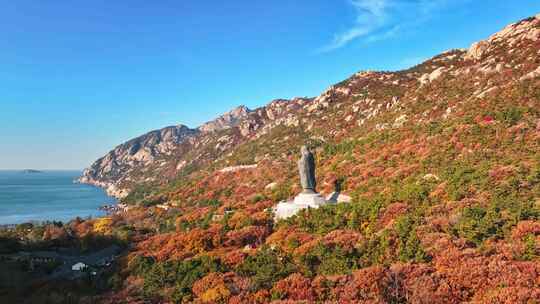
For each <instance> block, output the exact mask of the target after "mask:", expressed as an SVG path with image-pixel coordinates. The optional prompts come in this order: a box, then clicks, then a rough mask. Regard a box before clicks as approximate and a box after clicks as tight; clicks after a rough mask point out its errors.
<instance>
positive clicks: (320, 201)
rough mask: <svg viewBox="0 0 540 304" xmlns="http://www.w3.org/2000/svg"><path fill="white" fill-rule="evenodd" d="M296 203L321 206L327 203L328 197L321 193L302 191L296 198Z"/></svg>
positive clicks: (313, 206)
mask: <svg viewBox="0 0 540 304" xmlns="http://www.w3.org/2000/svg"><path fill="white" fill-rule="evenodd" d="M294 203H295V204H296V205H306V206H307V207H311V208H319V207H320V206H322V205H324V204H326V199H324V197H323V196H322V195H320V194H319V193H300V194H298V195H297V196H296V197H295V198H294Z"/></svg>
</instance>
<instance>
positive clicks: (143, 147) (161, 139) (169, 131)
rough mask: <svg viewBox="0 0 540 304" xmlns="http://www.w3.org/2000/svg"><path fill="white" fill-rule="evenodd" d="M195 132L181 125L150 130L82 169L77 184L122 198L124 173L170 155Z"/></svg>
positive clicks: (125, 193) (123, 193)
mask: <svg viewBox="0 0 540 304" xmlns="http://www.w3.org/2000/svg"><path fill="white" fill-rule="evenodd" d="M198 133H199V131H197V130H192V129H190V128H188V127H186V126H184V125H178V126H172V127H166V128H163V129H161V130H155V131H151V132H149V133H146V134H144V135H142V136H139V137H137V138H134V139H132V140H129V141H127V142H126V143H123V144H121V145H119V146H117V147H116V148H114V149H113V150H112V151H110V152H109V153H107V155H105V156H104V157H102V158H100V159H98V160H97V161H96V162H94V163H93V164H92V165H91V166H90V167H89V168H87V169H86V170H84V172H83V175H82V176H81V177H80V178H79V182H81V183H85V184H92V185H95V186H98V187H102V188H104V189H105V190H106V191H107V193H108V194H109V195H112V196H115V197H119V198H121V197H124V196H126V195H127V193H128V191H127V190H126V189H124V188H122V187H121V186H120V183H121V182H122V181H123V180H124V179H125V178H126V173H127V172H131V171H133V170H137V169H139V168H142V167H146V166H149V165H151V164H152V163H153V162H154V161H155V160H156V159H157V158H160V157H164V156H167V155H170V154H172V153H173V151H174V150H175V149H176V148H177V147H178V145H179V144H181V143H183V142H184V141H185V140H186V139H188V138H190V137H193V136H195V135H196V134H198Z"/></svg>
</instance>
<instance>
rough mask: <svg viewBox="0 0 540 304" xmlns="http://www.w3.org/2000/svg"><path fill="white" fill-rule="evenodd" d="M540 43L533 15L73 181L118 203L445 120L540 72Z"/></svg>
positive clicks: (157, 140)
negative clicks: (136, 194)
mask: <svg viewBox="0 0 540 304" xmlns="http://www.w3.org/2000/svg"><path fill="white" fill-rule="evenodd" d="M539 37H540V19H538V17H532V18H529V19H526V20H522V21H520V22H517V23H515V24H511V25H509V26H507V27H506V28H505V29H503V30H502V31H500V32H498V33H496V34H494V35H492V36H491V37H489V38H488V39H486V40H484V41H480V42H478V43H475V44H473V45H472V46H471V47H470V48H469V49H467V50H451V51H448V52H445V53H443V54H440V55H438V56H435V57H433V58H432V59H430V60H428V61H426V62H424V63H422V64H420V65H418V66H415V67H413V68H411V69H408V70H404V71H399V72H360V73H357V74H355V75H353V76H351V77H350V78H349V79H346V80H345V81H343V82H341V83H338V84H336V85H334V86H331V87H330V88H328V89H327V90H326V91H325V92H323V93H322V94H321V95H320V96H317V97H315V98H295V99H292V100H274V101H272V102H270V103H269V104H268V105H266V106H264V107H261V108H258V109H254V110H250V109H248V108H247V107H245V106H240V107H238V108H236V109H234V110H232V111H230V112H227V113H225V114H223V115H222V116H220V117H218V118H216V119H215V120H213V121H210V122H208V123H205V124H203V125H202V126H200V127H198V128H196V129H189V128H187V127H185V126H177V127H168V128H164V129H162V130H158V131H153V132H150V133H148V134H145V135H143V136H141V137H138V138H136V139H133V140H130V141H128V142H126V143H124V144H122V145H120V146H118V147H117V148H115V149H114V150H113V151H111V152H109V153H108V154H107V155H106V156H104V157H103V158H101V159H99V160H97V161H96V162H95V163H94V164H93V165H92V166H91V167H90V168H88V169H87V170H85V172H84V174H83V176H82V177H81V178H80V181H81V182H84V183H91V184H95V185H98V186H101V187H104V188H106V189H107V190H108V192H109V193H110V194H112V195H115V196H117V197H123V196H125V195H126V194H127V193H128V192H129V191H130V190H132V189H133V188H134V187H135V186H136V185H139V184H144V183H150V184H164V183H166V182H167V181H169V180H171V179H173V178H175V177H176V176H178V174H180V173H189V172H191V171H193V169H202V168H203V169H205V170H215V169H219V168H216V167H220V166H221V167H225V166H231V165H232V166H234V165H248V164H253V163H256V162H259V161H262V160H264V159H272V158H276V157H281V156H284V155H287V153H290V152H291V150H292V149H296V147H295V146H294V145H296V144H298V143H301V142H302V141H303V142H305V141H311V142H339V141H340V140H343V139H345V138H347V137H349V136H351V134H352V133H354V132H355V131H356V130H357V129H362V130H363V131H365V132H371V131H384V130H392V129H395V128H399V127H402V126H404V125H410V124H415V125H422V124H424V123H426V122H427V121H430V120H433V118H432V117H434V116H437V117H439V119H448V118H449V117H451V116H452V115H454V114H455V113H456V112H459V110H460V109H461V108H463V107H464V106H465V105H467V104H468V103H475V102H480V101H482V100H483V99H486V98H493V96H496V95H497V94H500V93H501V92H504V91H508V90H510V89H515V87H516V86H520V85H521V84H522V83H523V82H527V81H534V80H535V79H536V78H537V77H538V76H539V75H540V62H539V61H538V58H540V56H539V53H538V52H539V51H538V50H539V44H540V40H539V39H540V38H539ZM428 101H429V103H428ZM420 110H421V111H420Z"/></svg>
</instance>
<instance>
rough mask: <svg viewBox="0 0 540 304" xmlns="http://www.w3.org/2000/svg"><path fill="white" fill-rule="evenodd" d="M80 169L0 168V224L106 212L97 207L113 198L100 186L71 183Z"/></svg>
mask: <svg viewBox="0 0 540 304" xmlns="http://www.w3.org/2000/svg"><path fill="white" fill-rule="evenodd" d="M81 173H82V172H81V171H40V172H39V173H29V172H26V171H2V170H0V225H7V224H20V223H26V222H44V221H62V222H68V221H69V220H71V219H74V218H76V217H81V218H88V217H99V216H103V215H105V212H103V211H101V210H99V209H98V208H99V207H100V206H103V205H110V204H114V203H116V200H115V199H114V198H112V197H110V196H107V194H106V193H105V191H104V190H102V189H100V188H97V187H94V186H91V185H83V184H77V183H74V180H75V179H77V178H78V177H79V176H80V175H81Z"/></svg>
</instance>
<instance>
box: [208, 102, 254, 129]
mask: <svg viewBox="0 0 540 304" xmlns="http://www.w3.org/2000/svg"><path fill="white" fill-rule="evenodd" d="M249 113H251V110H250V109H248V108H247V107H246V106H239V107H237V108H235V109H233V110H231V111H229V112H227V113H225V114H223V115H221V116H220V117H218V118H216V119H214V120H212V121H209V122H207V123H205V124H203V125H202V126H200V127H199V130H201V131H203V132H215V131H219V130H223V129H229V128H232V127H235V126H237V125H238V124H240V122H242V120H244V119H245V118H247V117H248V116H249Z"/></svg>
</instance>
